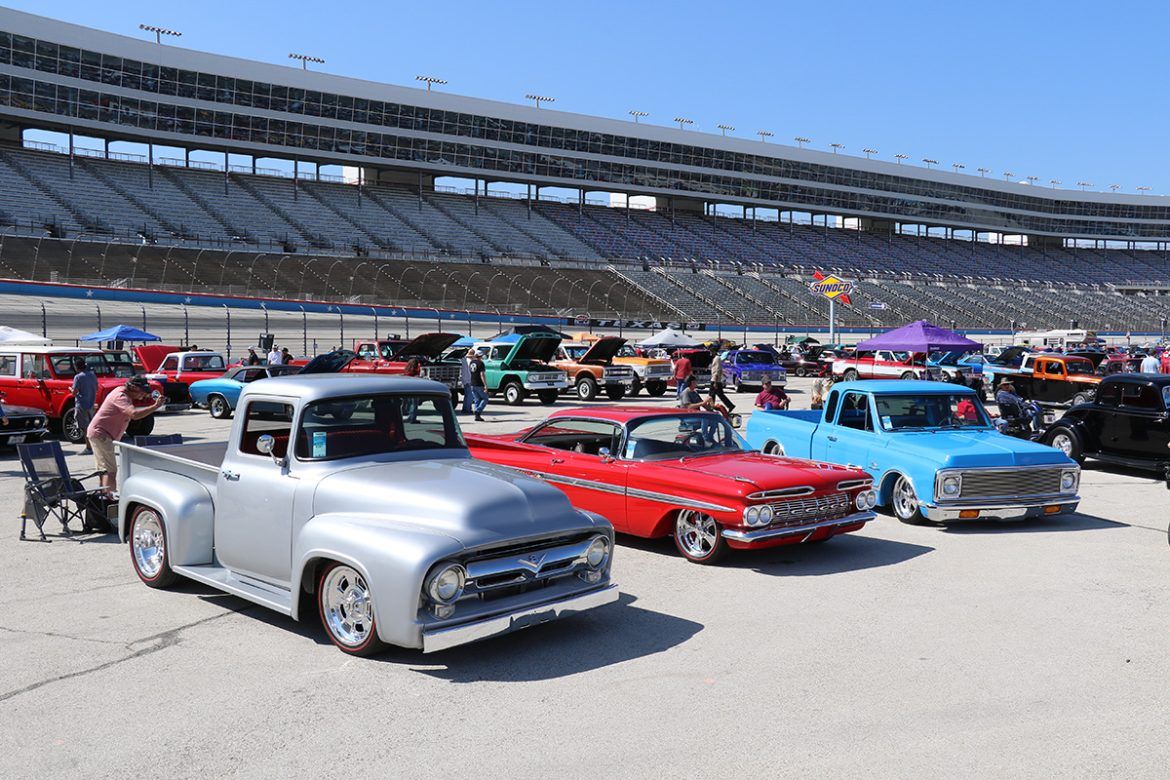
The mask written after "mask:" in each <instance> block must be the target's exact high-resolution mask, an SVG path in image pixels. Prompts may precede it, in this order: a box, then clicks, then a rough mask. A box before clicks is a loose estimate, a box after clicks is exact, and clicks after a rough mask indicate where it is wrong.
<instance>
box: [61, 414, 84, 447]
mask: <svg viewBox="0 0 1170 780" xmlns="http://www.w3.org/2000/svg"><path fill="white" fill-rule="evenodd" d="M61 438H62V439H64V440H65V441H67V442H69V443H71V444H81V443H82V442H83V441H85V431H83V430H81V428H80V427H79V426H78V425H77V409H76V408H74V407H73V406H72V405H70V406H69V408H68V409H66V410H65V413H64V414H63V415H61Z"/></svg>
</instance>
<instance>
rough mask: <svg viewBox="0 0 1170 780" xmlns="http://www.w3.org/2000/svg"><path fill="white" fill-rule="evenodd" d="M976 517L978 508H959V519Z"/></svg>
mask: <svg viewBox="0 0 1170 780" xmlns="http://www.w3.org/2000/svg"><path fill="white" fill-rule="evenodd" d="M976 517H979V510H978V509H960V510H959V519H960V520H974V519H975V518H976Z"/></svg>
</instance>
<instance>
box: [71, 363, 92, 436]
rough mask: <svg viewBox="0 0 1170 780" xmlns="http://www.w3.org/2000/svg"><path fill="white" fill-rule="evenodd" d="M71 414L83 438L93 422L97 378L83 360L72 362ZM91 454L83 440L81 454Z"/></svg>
mask: <svg viewBox="0 0 1170 780" xmlns="http://www.w3.org/2000/svg"><path fill="white" fill-rule="evenodd" d="M73 369H74V372H75V373H74V374H73V414H74V415H76V417H77V430H79V431H81V435H82V437H83V438H84V437H85V436H86V430H87V429H88V428H89V423H90V421H91V420H93V412H94V408H93V407H94V404H95V403H96V402H97V389H98V381H97V377H96V376H94V373H93V371H92V370H90V368H89V364H88V363H86V362H85V359H84V358H74V360H73ZM91 452H93V450H92V449H90V444H89V439H88V438H85V450H84V451H83V453H82V454H85V455H88V454H89V453H91Z"/></svg>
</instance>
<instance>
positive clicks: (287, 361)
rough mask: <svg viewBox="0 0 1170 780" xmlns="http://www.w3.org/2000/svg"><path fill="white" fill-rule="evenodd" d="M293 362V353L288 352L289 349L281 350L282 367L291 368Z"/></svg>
mask: <svg viewBox="0 0 1170 780" xmlns="http://www.w3.org/2000/svg"><path fill="white" fill-rule="evenodd" d="M292 362H293V356H292V353H291V352H289V351H288V347H281V348H280V364H281V365H282V366H291V365H292Z"/></svg>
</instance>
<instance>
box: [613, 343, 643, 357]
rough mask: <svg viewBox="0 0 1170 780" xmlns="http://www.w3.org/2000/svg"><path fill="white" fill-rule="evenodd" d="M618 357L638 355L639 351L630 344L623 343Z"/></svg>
mask: <svg viewBox="0 0 1170 780" xmlns="http://www.w3.org/2000/svg"><path fill="white" fill-rule="evenodd" d="M617 356H618V357H638V353H637V351H635V349H634V348H633V347H631V346H630V345H629V344H623V345H622V348H621V349H619V350H618V352H617Z"/></svg>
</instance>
